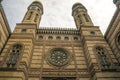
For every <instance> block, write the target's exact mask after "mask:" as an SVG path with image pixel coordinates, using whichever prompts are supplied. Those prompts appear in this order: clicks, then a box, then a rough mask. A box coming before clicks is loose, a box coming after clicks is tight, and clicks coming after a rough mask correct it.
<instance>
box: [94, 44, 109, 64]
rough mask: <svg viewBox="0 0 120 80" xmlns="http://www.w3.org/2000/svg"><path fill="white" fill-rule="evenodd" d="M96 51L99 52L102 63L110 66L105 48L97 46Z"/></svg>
mask: <svg viewBox="0 0 120 80" xmlns="http://www.w3.org/2000/svg"><path fill="white" fill-rule="evenodd" d="M96 52H97V55H98V58H99V60H100V63H101V65H102V66H110V63H109V62H108V59H107V56H106V54H105V53H106V51H105V49H104V48H103V47H100V46H97V47H96Z"/></svg>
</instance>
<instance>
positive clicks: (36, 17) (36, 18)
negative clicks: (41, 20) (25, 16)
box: [34, 14, 38, 22]
mask: <svg viewBox="0 0 120 80" xmlns="http://www.w3.org/2000/svg"><path fill="white" fill-rule="evenodd" d="M37 20H38V14H36V16H35V19H34V21H35V22H37Z"/></svg>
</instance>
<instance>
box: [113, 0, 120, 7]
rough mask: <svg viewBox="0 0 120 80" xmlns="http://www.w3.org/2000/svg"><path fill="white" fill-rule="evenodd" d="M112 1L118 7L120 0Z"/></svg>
mask: <svg viewBox="0 0 120 80" xmlns="http://www.w3.org/2000/svg"><path fill="white" fill-rule="evenodd" d="M113 3H114V4H116V6H117V7H118V8H119V5H120V0H113Z"/></svg>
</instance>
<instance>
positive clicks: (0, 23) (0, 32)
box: [0, 0, 11, 54]
mask: <svg viewBox="0 0 120 80" xmlns="http://www.w3.org/2000/svg"><path fill="white" fill-rule="evenodd" d="M10 33H11V30H10V27H9V25H8V22H7V19H6V16H5V13H4V10H3V8H2V5H1V0H0V54H1V52H2V51H3V48H4V46H5V44H6V43H7V41H8V38H9V36H10Z"/></svg>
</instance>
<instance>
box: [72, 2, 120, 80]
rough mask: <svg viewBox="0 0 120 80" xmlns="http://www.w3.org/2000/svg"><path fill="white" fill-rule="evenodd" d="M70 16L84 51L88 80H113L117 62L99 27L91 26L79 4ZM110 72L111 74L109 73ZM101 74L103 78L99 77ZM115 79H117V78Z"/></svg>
mask: <svg viewBox="0 0 120 80" xmlns="http://www.w3.org/2000/svg"><path fill="white" fill-rule="evenodd" d="M72 15H73V17H74V20H75V23H76V27H77V29H78V30H79V31H80V35H79V36H80V39H81V44H82V48H83V51H84V57H85V58H86V62H87V68H88V71H89V73H90V75H91V77H90V80H101V79H104V80H107V79H106V77H107V78H108V79H109V80H110V79H111V80H113V77H114V74H113V73H115V71H114V70H116V68H115V67H116V65H115V63H117V60H116V59H115V56H114V54H113V53H112V51H111V49H110V47H109V45H108V43H107V42H106V40H105V39H104V36H103V35H102V33H101V31H100V29H99V26H94V25H93V23H92V21H91V19H90V17H89V15H88V13H87V9H86V8H85V7H84V6H83V5H82V4H80V3H76V4H74V5H73V7H72ZM103 71H105V72H103ZM110 71H113V72H111V73H110ZM106 73H108V74H106ZM101 74H103V75H104V76H101ZM116 74H117V73H116ZM108 75H111V76H108ZM117 78H119V77H118V76H117Z"/></svg>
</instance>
